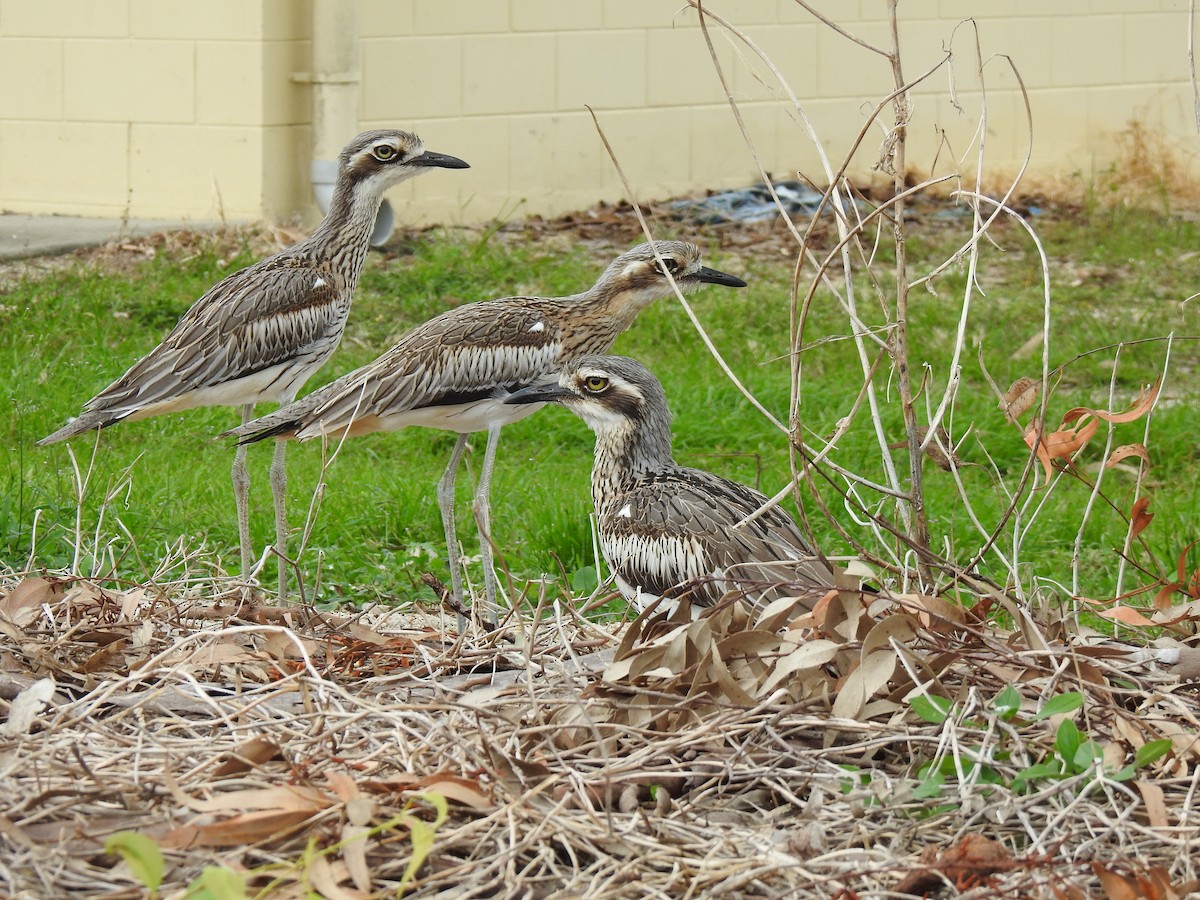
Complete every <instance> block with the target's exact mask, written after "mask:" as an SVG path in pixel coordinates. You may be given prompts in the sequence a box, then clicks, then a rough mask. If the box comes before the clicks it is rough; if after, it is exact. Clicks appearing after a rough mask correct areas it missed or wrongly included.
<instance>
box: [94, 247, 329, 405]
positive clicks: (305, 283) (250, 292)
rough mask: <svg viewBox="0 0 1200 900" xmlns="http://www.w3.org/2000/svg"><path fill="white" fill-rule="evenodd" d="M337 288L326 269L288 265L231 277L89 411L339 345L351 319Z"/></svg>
mask: <svg viewBox="0 0 1200 900" xmlns="http://www.w3.org/2000/svg"><path fill="white" fill-rule="evenodd" d="M334 281H335V278H334V276H332V275H330V274H328V273H323V272H321V271H319V270H314V269H311V268H307V267H298V266H283V265H273V266H252V267H250V268H249V269H244V270H242V271H241V272H237V273H235V274H233V275H231V276H230V277H229V278H227V279H225V280H224V281H222V282H221V283H220V284H218V285H216V286H215V287H214V288H213V289H212V290H211V291H209V292H208V293H207V294H205V295H204V296H203V297H201V298H200V300H198V301H197V302H196V303H195V305H193V306H192V308H191V309H189V310H188V311H187V313H185V314H184V316H183V318H182V319H180V320H179V323H178V324H177V325H176V326H175V328H174V329H173V330H172V331H171V333H170V334H169V335H167V337H166V338H165V339H164V340H163V342H162V343H161V344H159V345H158V346H157V347H155V348H154V349H153V350H152V351H150V353H148V354H147V355H146V356H145V357H143V358H142V359H141V360H139V361H138V362H136V363H135V364H134V365H133V366H132V367H131V368H130V369H129V371H128V372H126V373H125V374H124V375H122V376H121V377H120V378H118V379H117V380H116V381H115V382H113V384H111V385H110V386H109V387H107V388H105V389H104V390H103V391H102V392H101V393H99V394H98V395H97V396H96V397H94V398H93V399H92V400H90V401H89V402H88V403H87V405H86V406H85V407H84V409H85V410H88V411H90V410H93V409H113V408H117V407H126V406H128V407H142V406H147V405H150V404H153V403H158V402H162V401H164V400H170V399H172V398H175V397H178V396H181V395H182V394H185V393H187V392H188V391H192V390H196V389H197V388H201V387H211V386H214V385H220V384H224V383H226V382H229V381H233V380H235V379H237V378H242V377H245V376H247V375H251V374H253V373H255V372H259V371H262V370H264V369H268V368H270V367H272V366H275V365H279V364H280V363H284V362H287V361H289V360H291V359H294V358H296V357H298V356H302V355H303V354H304V352H305V351H306V349H308V348H310V347H312V346H314V345H318V344H322V343H324V342H330V341H333V340H334V339H335V338H336V335H337V332H338V331H339V329H340V327H341V325H342V322H343V320H344V318H345V315H346V308H345V307H346V305H345V302H344V300H342V298H341V292H340V290H339V288H338V285H337V284H335V283H334ZM329 349H330V350H332V347H331V348H329Z"/></svg>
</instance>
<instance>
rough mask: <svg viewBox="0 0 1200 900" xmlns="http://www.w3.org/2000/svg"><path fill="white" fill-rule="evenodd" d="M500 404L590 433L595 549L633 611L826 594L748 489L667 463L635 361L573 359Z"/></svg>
mask: <svg viewBox="0 0 1200 900" xmlns="http://www.w3.org/2000/svg"><path fill="white" fill-rule="evenodd" d="M505 402H506V403H511V404H523V403H539V404H540V403H558V404H561V405H562V406H565V407H566V408H567V409H569V410H571V411H572V412H573V413H575V414H576V415H577V416H579V417H580V418H581V419H583V420H584V422H586V423H587V424H588V425H589V426H590V427H591V429H592V431H594V432H595V433H596V458H595V463H594V465H593V467H592V500H593V502H594V503H595V506H596V519H597V525H598V530H599V535H600V549H601V551H602V552H603V554H604V559H605V561H606V562H607V563H608V565H609V568H610V569H611V570H612V571H613V573H614V575H615V576H616V583H617V587H618V589H619V590H620V591H621V593H622V595H624V596H625V598H626V599H627V600H629V601H630V602H631V603H633V605H634V606H636V607H637V608H638V609H639V610H644V609H646V608H647V607H648V606H650V605H651V604H652V603H655V602H657V601H659V600H660V598H661V600H662V601H663V603H664V604H665V605H666V607H667V608H669V609H674V608H675V607H676V606H677V605H678V603H679V601H680V600H681V599H683V598H686V599H688V600H689V601H690V602H691V604H692V610H693V613H696V612H697V610H698V608H700V607H710V606H713V605H715V604H716V603H717V602H718V601H720V600H721V599H722V598H723V597H726V596H727V595H730V594H733V595H736V596H738V597H741V598H744V599H745V600H746V602H748V603H750V604H751V605H753V606H764V605H766V604H767V603H769V602H771V601H772V600H774V599H776V598H778V597H783V596H797V595H801V594H805V593H807V594H814V595H817V594H824V592H825V590H826V589H827V588H829V587H831V586H832V585H833V573H832V572H831V571H830V569H829V567H828V566H827V565H826V564H825V562H824V561H823V560H822V559H821V558H820V557H819V556H818V555H817V554H816V553H815V552H814V551H813V549H812V548H811V547H809V545H808V543H807V542H806V541H805V539H804V537H803V536H802V535H801V533H800V530H799V528H797V527H796V523H795V522H794V521H792V519H791V517H790V516H789V515H788V514H787V513H786V512H784V510H783V509H781V508H780V507H778V506H776V507H773V508H771V509H768V510H766V511H765V512H762V511H761V510H762V507H763V506H764V505H766V503H767V502H768V501H767V498H766V497H765V496H764V495H763V494H760V493H759V492H758V491H756V490H753V489H751V488H748V487H746V486H745V485H742V484H738V483H737V482H734V481H729V480H728V479H725V478H721V477H720V476H718V475H713V474H712V473H711V472H705V471H702V470H700V469H689V468H685V467H684V466H680V465H677V464H676V462H675V460H674V459H673V458H672V456H671V413H670V410H669V408H668V407H667V398H666V395H665V394H664V393H663V388H662V385H661V384H660V383H659V381H658V379H657V378H655V377H654V375H652V374H651V373H650V372H649V370H647V369H646V367H645V366H643V365H642V364H641V363H639V362H637V361H636V360H632V359H628V358H626V357H623V356H584V357H581V358H579V359H577V360H575V361H574V362H572V363H570V364H568V366H567V367H566V368H565V369H564V370H563V372H562V374H561V376H560V377H559V380H558V383H557V384H544V385H533V386H530V387H528V388H525V389H524V390H520V391H517V392H516V393H514V394H512V395H510V396H509V397H508V398H507V399H506V400H505ZM752 515H753V516H754V518H753V519H751V520H749V521H746V520H747V518H748V517H750V516H752Z"/></svg>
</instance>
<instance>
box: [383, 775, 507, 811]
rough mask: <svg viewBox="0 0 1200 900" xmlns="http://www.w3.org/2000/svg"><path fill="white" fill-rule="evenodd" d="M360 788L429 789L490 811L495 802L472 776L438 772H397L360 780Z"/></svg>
mask: <svg viewBox="0 0 1200 900" xmlns="http://www.w3.org/2000/svg"><path fill="white" fill-rule="evenodd" d="M359 787H360V788H363V789H365V790H369V791H375V792H378V793H383V792H387V791H428V792H429V793H431V794H441V795H442V796H443V797H445V798H446V799H447V800H453V801H454V802H455V803H461V804H462V805H463V806H469V807H470V808H471V809H475V810H478V811H480V812H488V811H490V810H492V809H494V808H495V806H496V804H495V803H494V802H493V801H492V799H491V797H489V796H488V794H487V792H486V791H484V789H483V787H482V786H480V784H479V782H478V781H476V780H475V779H473V778H464V777H462V776H461V775H451V774H449V773H445V772H438V773H435V774H433V775H423V776H418V775H395V776H393V777H391V778H384V779H369V780H367V781H363V782H360V784H359Z"/></svg>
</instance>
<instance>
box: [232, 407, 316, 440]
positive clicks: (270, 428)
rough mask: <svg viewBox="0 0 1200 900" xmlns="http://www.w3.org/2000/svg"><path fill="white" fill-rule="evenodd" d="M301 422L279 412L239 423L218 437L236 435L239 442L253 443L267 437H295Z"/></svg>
mask: <svg viewBox="0 0 1200 900" xmlns="http://www.w3.org/2000/svg"><path fill="white" fill-rule="evenodd" d="M299 427H300V423H299V422H298V421H297V420H296V419H294V418H292V417H291V416H280V415H278V414H277V413H271V414H269V415H265V416H262V417H260V418H257V419H255V420H254V421H253V422H247V423H246V424H245V425H239V426H238V427H237V428H230V429H229V430H228V431H222V432H221V433H220V434H219V435H218V437H235V438H237V439H238V444H253V443H256V442H258V441H265V440H266V439H267V438H284V439H287V438H293V437H295V436H296V431H297V429H299Z"/></svg>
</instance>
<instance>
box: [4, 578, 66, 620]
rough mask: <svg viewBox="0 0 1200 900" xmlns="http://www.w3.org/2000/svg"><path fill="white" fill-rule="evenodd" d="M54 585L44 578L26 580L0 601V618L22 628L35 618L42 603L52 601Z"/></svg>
mask: <svg viewBox="0 0 1200 900" xmlns="http://www.w3.org/2000/svg"><path fill="white" fill-rule="evenodd" d="M54 594H55V590H54V583H53V582H51V581H47V580H46V579H45V578H26V579H25V580H24V581H22V582H21V583H20V584H18V585H17V586H16V587H15V588H13V589H12V590H11V591H9V592H8V593H7V594H5V595H4V597H3V599H0V616H3V617H4V618H6V619H8V621H10V622H11V623H12V624H14V625H18V626H21V627H24V626H26V625H28V624H29V623H30V622H32V621H33V620H34V619H36V618H37V615H38V610H39V609H40V608H41V606H42V604H43V603H49V602H50V601H51V600H53V599H54Z"/></svg>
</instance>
